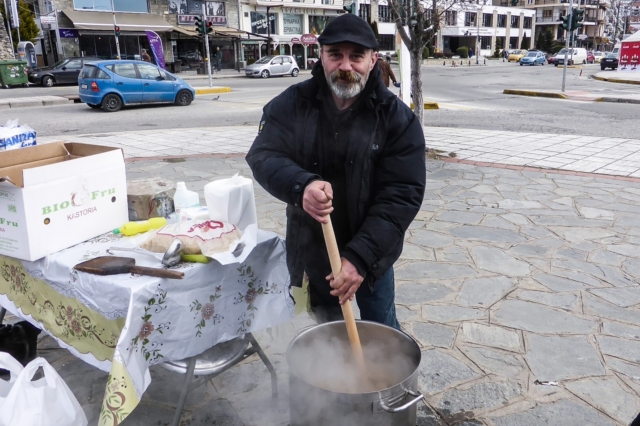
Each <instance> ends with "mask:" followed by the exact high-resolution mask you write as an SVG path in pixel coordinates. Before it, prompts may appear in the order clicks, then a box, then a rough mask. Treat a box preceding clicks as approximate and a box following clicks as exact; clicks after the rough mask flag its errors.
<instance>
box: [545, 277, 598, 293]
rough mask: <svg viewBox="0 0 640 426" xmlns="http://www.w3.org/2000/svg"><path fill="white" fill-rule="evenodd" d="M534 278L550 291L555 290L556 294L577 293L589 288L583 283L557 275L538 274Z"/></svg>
mask: <svg viewBox="0 0 640 426" xmlns="http://www.w3.org/2000/svg"><path fill="white" fill-rule="evenodd" d="M532 278H533V279H534V280H536V281H538V282H539V283H540V284H542V285H543V286H545V287H547V288H548V289H549V290H553V291H556V292H565V291H576V290H584V289H586V288H588V287H587V286H586V285H585V284H583V283H580V282H577V281H573V280H569V279H566V278H562V277H557V276H555V275H549V274H538V275H534V276H533V277H532Z"/></svg>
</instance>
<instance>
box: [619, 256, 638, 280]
mask: <svg viewBox="0 0 640 426" xmlns="http://www.w3.org/2000/svg"><path fill="white" fill-rule="evenodd" d="M622 270H623V271H625V272H626V273H628V274H629V275H631V276H632V277H635V278H636V279H638V278H640V260H639V259H627V260H625V261H624V262H623V263H622Z"/></svg>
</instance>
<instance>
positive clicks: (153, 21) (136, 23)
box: [62, 10, 174, 32]
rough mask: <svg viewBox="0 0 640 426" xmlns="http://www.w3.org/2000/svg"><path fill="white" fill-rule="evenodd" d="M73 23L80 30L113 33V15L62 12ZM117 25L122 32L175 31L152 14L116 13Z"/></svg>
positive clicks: (107, 13)
mask: <svg viewBox="0 0 640 426" xmlns="http://www.w3.org/2000/svg"><path fill="white" fill-rule="evenodd" d="M62 12H63V13H64V14H65V15H67V17H68V18H69V19H70V20H71V22H73V26H74V27H75V28H77V29H80V30H104V31H113V13H111V12H93V11H79V10H63V11H62ZM116 23H117V25H118V26H119V27H120V31H123V32H126V31H145V30H150V31H156V32H163V31H173V28H174V27H173V25H171V24H170V23H168V22H167V21H166V20H165V19H164V18H163V17H162V16H160V15H154V14H152V13H122V12H116Z"/></svg>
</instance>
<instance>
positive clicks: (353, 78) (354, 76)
mask: <svg viewBox="0 0 640 426" xmlns="http://www.w3.org/2000/svg"><path fill="white" fill-rule="evenodd" d="M337 80H343V81H348V82H349V83H358V82H360V80H362V76H361V75H360V74H358V73H356V72H353V71H342V70H337V71H335V72H334V73H333V75H332V76H331V81H332V82H333V83H335V82H336V81H337Z"/></svg>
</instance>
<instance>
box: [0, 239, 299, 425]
mask: <svg viewBox="0 0 640 426" xmlns="http://www.w3.org/2000/svg"><path fill="white" fill-rule="evenodd" d="M121 238H126V237H122V236H120V235H114V234H106V235H103V236H100V237H97V238H94V239H91V240H89V241H86V242H85V243H82V244H79V245H77V246H74V247H71V248H69V249H66V250H63V251H61V252H59V253H55V254H53V255H50V256H49V257H48V258H45V259H41V260H38V261H36V262H26V261H20V260H17V259H14V258H9V257H2V256H0V305H2V306H3V307H5V308H6V309H7V310H8V311H10V312H11V313H13V314H14V315H16V316H19V317H21V318H24V319H26V320H28V321H30V322H31V323H33V324H34V325H36V326H37V327H40V328H41V329H43V330H45V331H46V332H47V333H48V334H50V335H51V336H52V337H53V338H54V339H56V340H57V341H58V343H59V344H60V346H62V347H64V348H67V349H68V350H69V351H71V352H72V353H73V354H74V355H76V356H77V357H79V358H81V359H82V360H84V361H86V362H88V363H89V364H91V365H94V366H95V367H97V368H100V369H101V370H104V371H106V372H109V378H108V381H107V389H106V392H105V398H104V401H103V405H102V411H101V415H100V423H99V424H100V425H101V426H103V425H104V426H106V425H110V426H116V425H118V424H119V423H120V422H122V420H123V419H124V418H126V417H127V416H128V415H129V414H130V413H131V412H132V411H133V409H134V408H135V407H136V406H137V405H138V403H139V402H140V398H141V397H142V394H143V392H144V391H145V390H146V389H147V387H148V386H149V383H150V382H151V376H150V374H149V366H150V365H153V364H158V363H162V362H165V361H175V360H181V359H184V358H188V357H191V356H194V355H197V354H199V353H202V352H203V351H205V350H206V349H208V348H210V347H212V346H214V345H215V344H217V343H220V342H223V341H226V340H229V339H232V338H234V337H236V336H239V335H241V334H244V333H248V332H253V331H257V330H261V329H265V328H268V327H272V326H275V325H277V324H280V323H282V322H286V321H289V320H290V319H291V318H292V317H293V315H294V306H293V301H292V299H291V297H290V296H289V291H288V286H289V275H288V272H287V268H286V262H285V248H284V241H283V240H282V239H281V238H280V237H278V236H277V235H276V234H273V233H269V232H265V231H259V233H258V245H257V246H256V247H255V248H254V249H253V251H252V252H251V254H250V255H249V256H248V258H247V259H246V260H245V261H244V262H243V263H241V264H237V263H236V264H230V265H226V266H222V265H220V264H219V263H218V262H216V261H213V262H210V263H208V264H197V263H180V264H178V265H177V266H175V267H173V268H172V269H176V270H180V271H182V272H184V274H185V277H184V279H181V280H170V279H162V278H155V277H147V276H137V275H136V276H134V275H131V274H120V275H112V276H99V275H90V274H86V273H83V272H77V271H75V270H74V269H73V267H74V266H75V265H77V264H78V263H80V262H84V261H86V260H89V259H92V258H94V257H97V256H104V255H107V252H106V250H107V249H108V248H109V247H112V246H115V245H118V244H119V243H122V242H123V241H122V240H120V239H121ZM120 245H122V244H120ZM125 256H127V257H134V258H135V259H136V264H138V265H142V266H151V267H161V265H160V262H159V261H157V260H156V259H153V258H152V257H149V256H144V255H140V254H135V253H126V254H125Z"/></svg>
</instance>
